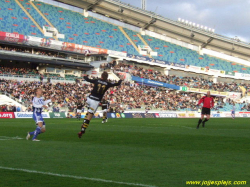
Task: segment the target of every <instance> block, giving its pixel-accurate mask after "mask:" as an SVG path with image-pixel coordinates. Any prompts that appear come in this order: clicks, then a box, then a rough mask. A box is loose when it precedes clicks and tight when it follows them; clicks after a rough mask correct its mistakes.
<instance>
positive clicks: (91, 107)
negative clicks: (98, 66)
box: [78, 71, 122, 138]
mask: <svg viewBox="0 0 250 187" xmlns="http://www.w3.org/2000/svg"><path fill="white" fill-rule="evenodd" d="M84 79H85V80H86V81H87V82H90V83H92V84H94V88H93V90H92V91H91V94H90V95H89V96H88V97H87V102H86V103H87V104H88V111H87V114H86V116H85V118H84V120H83V124H82V126H81V131H80V132H79V133H78V137H79V138H81V137H82V135H83V134H84V133H85V131H86V129H87V128H88V126H89V123H90V120H91V119H92V117H93V115H94V114H95V112H96V110H97V108H98V106H99V104H100V101H101V100H102V98H103V96H104V94H105V92H106V91H107V90H108V89H109V88H111V87H114V86H119V85H121V83H122V80H119V81H118V83H110V82H108V73H107V72H106V71H104V72H103V73H102V75H101V79H89V78H88V76H84Z"/></svg>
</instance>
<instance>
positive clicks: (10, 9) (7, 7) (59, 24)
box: [0, 0, 250, 74]
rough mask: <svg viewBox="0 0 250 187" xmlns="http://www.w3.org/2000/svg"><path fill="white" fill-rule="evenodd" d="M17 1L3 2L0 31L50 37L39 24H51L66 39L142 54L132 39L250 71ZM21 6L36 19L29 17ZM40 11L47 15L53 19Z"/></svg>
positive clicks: (168, 54) (206, 63) (161, 52)
mask: <svg viewBox="0 0 250 187" xmlns="http://www.w3.org/2000/svg"><path fill="white" fill-rule="evenodd" d="M17 1H19V2H20V3H21V5H20V6H19V4H17V3H16V1H14V0H13V1H4V2H3V3H1V11H0V31H3V32H10V33H19V34H24V35H27V36H37V37H40V38H47V37H45V36H44V35H43V33H42V31H41V29H39V28H38V27H37V26H39V27H40V28H43V26H48V25H49V26H53V27H55V28H56V29H57V30H58V31H59V33H60V34H64V35H65V38H64V39H59V40H61V41H64V42H69V43H76V44H81V45H86V46H92V47H97V48H103V49H109V50H114V51H119V52H125V53H128V54H132V55H139V53H138V51H137V50H136V49H135V48H134V46H133V45H132V43H134V44H135V45H136V46H138V45H145V43H146V44H147V45H149V46H150V47H151V48H152V50H153V51H156V52H158V56H156V57H154V58H155V59H158V60H164V61H167V62H174V63H180V64H185V65H193V66H199V67H206V68H210V69H216V70H223V71H228V72H240V73H247V74H250V67H245V66H243V65H239V64H236V63H232V62H228V61H225V60H221V59H218V58H215V57H211V56H208V55H199V54H198V53H197V51H193V50H191V49H187V48H185V47H181V46H178V45H175V44H172V43H170V42H166V41H163V40H160V39H157V38H154V37H150V36H147V35H144V36H142V38H143V40H144V42H143V41H142V39H140V38H139V37H138V36H137V34H138V33H136V32H134V31H131V30H129V29H123V30H121V29H120V28H119V27H118V26H116V25H113V24H111V23H108V22H105V21H101V20H98V19H95V18H93V17H90V16H89V17H84V16H83V15H82V14H80V13H78V12H73V11H71V10H68V9H63V8H60V7H56V6H52V5H49V4H46V3H42V2H36V1H35V2H29V1H28V0H17ZM32 4H34V6H32ZM21 6H22V7H23V9H25V10H26V11H27V12H28V14H29V15H30V16H32V17H33V18H34V20H31V19H30V17H29V16H28V15H27V14H26V13H25V12H24V11H23V9H22V8H21ZM41 15H43V16H44V17H46V18H47V20H48V21H49V22H50V23H48V22H47V21H46V20H45V19H44V18H43V17H42V16H41ZM127 36H128V37H129V38H130V39H131V40H129V38H128V37H127ZM51 39H53V38H51Z"/></svg>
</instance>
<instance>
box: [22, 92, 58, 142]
mask: <svg viewBox="0 0 250 187" xmlns="http://www.w3.org/2000/svg"><path fill="white" fill-rule="evenodd" d="M35 95H36V96H35V97H34V98H33V101H32V103H33V119H34V120H35V122H36V126H37V127H36V129H35V130H34V131H33V132H28V134H27V136H26V139H27V140H28V139H29V138H30V136H32V135H33V138H32V141H40V140H38V139H36V138H37V136H38V135H39V134H40V133H43V132H45V122H44V120H43V116H42V110H43V108H48V107H47V106H46V105H47V104H48V103H50V102H52V101H51V100H54V99H53V98H52V99H49V100H47V101H44V98H43V97H42V95H43V91H42V89H41V88H36V89H35Z"/></svg>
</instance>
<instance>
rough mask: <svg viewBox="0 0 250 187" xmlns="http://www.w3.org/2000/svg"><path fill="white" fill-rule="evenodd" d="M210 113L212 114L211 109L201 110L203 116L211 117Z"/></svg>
mask: <svg viewBox="0 0 250 187" xmlns="http://www.w3.org/2000/svg"><path fill="white" fill-rule="evenodd" d="M210 112H211V110H210V108H204V107H202V109H201V114H203V115H210Z"/></svg>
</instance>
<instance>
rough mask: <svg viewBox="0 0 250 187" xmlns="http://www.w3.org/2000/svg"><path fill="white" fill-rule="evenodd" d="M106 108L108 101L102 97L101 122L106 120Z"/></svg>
mask: <svg viewBox="0 0 250 187" xmlns="http://www.w3.org/2000/svg"><path fill="white" fill-rule="evenodd" d="M108 109H109V102H108V101H107V100H106V99H103V100H102V111H103V117H102V123H107V122H108V118H107V112H108Z"/></svg>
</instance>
